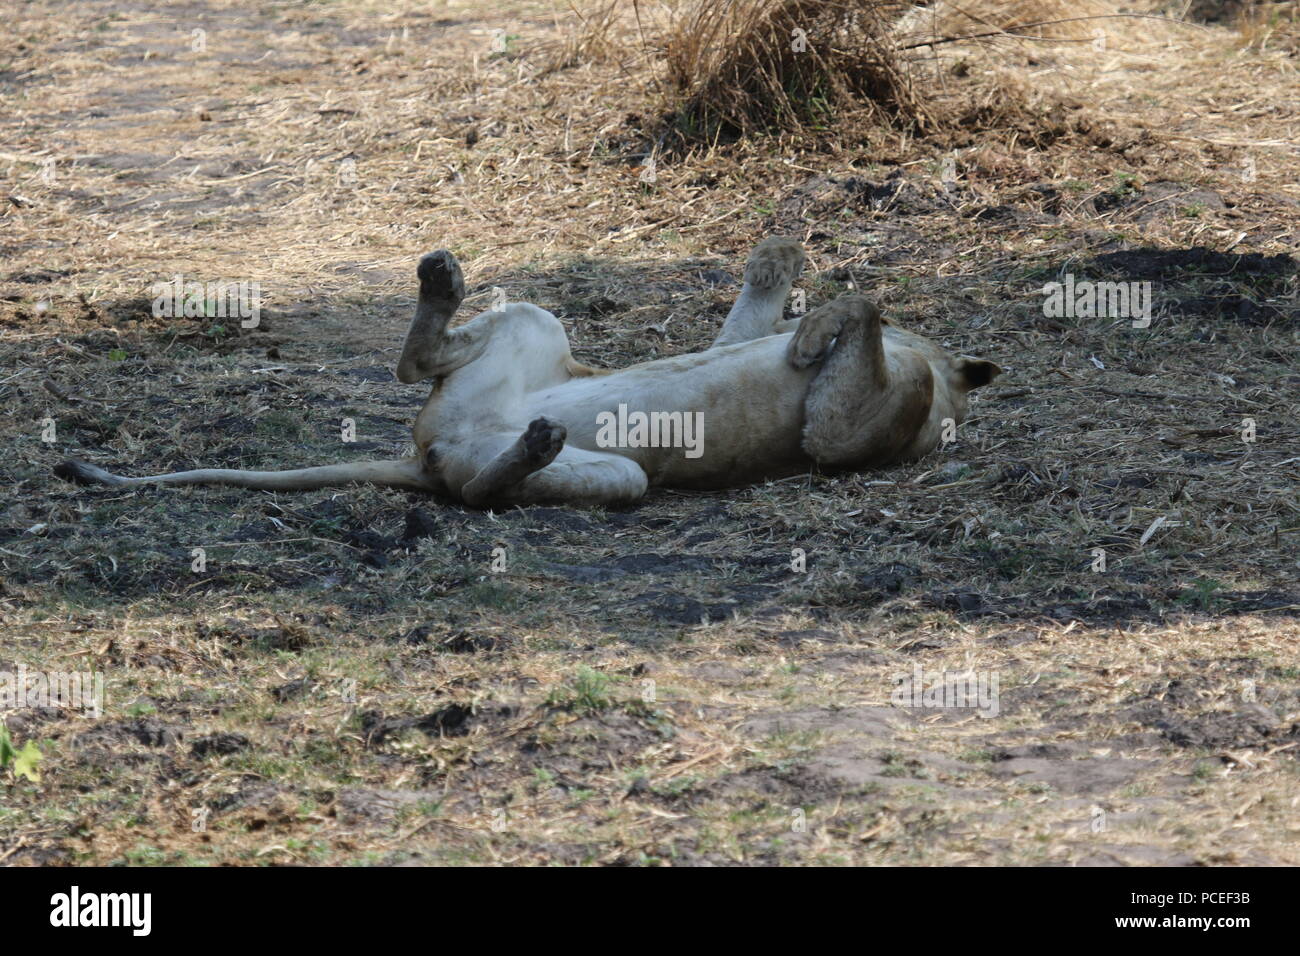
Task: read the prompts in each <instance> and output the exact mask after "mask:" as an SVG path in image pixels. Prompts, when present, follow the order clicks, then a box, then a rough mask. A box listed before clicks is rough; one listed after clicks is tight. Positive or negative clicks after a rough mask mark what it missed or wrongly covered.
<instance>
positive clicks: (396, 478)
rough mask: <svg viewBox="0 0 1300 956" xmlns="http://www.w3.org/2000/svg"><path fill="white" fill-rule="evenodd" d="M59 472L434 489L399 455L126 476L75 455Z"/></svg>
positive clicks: (83, 478) (82, 479) (183, 481)
mask: <svg viewBox="0 0 1300 956" xmlns="http://www.w3.org/2000/svg"><path fill="white" fill-rule="evenodd" d="M54 474H56V475H57V476H58V477H60V478H63V479H65V480H67V481H73V482H76V483H77V484H81V485H113V486H121V485H147V484H161V485H234V486H235V487H237V488H260V489H263V490H266V491H309V490H311V489H313V488H330V487H334V486H336V485H350V484H352V483H354V482H359V483H363V484H372V485H382V486H384V487H386V488H409V489H412V490H415V491H429V490H431V485H430V482H429V478H428V476H427V475H426V474H425V472H424V468H423V467H422V466H421V464H420V460H419V459H418V458H414V457H412V458H395V459H389V460H387V461H359V462H354V463H350V464H344V465H320V466H318V467H315V468H294V469H290V470H289V471H245V470H244V469H241V468H199V469H197V470H195V471H174V472H171V473H170V474H166V475H147V476H145V477H142V478H126V477H124V476H122V475H115V474H112V473H111V472H107V471H105V470H104V469H103V468H98V467H96V466H95V465H91V464H88V463H86V462H84V461H78V460H77V459H75V458H70V459H68V460H67V461H65V462H63V463H62V464H60V465H58V466H56V467H55V469H54Z"/></svg>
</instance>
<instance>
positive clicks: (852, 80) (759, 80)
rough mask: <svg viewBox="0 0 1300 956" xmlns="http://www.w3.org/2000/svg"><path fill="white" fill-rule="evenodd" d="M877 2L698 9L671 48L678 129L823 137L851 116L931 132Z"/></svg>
mask: <svg viewBox="0 0 1300 956" xmlns="http://www.w3.org/2000/svg"><path fill="white" fill-rule="evenodd" d="M896 11H897V4H896V3H893V2H880V0H733V2H728V3H697V4H694V5H693V6H692V7H691V8H690V9H689V10H688V11H687V12H685V13H684V14H683V15H682V16H680V17H679V18H678V19H677V21H676V23H675V24H674V26H673V28H672V31H671V33H670V34H669V36H668V38H667V41H666V48H665V51H664V55H665V59H666V63H667V82H668V85H669V87H670V89H671V91H672V94H673V96H674V102H675V103H676V104H677V105H676V114H677V115H676V123H677V127H678V129H679V130H680V131H681V132H682V133H683V134H684V135H685V136H687V138H690V139H698V138H703V139H706V140H707V139H712V138H716V137H717V136H719V135H734V134H737V133H740V134H743V133H747V132H750V131H752V130H756V129H772V128H778V129H779V128H785V129H791V128H800V127H812V128H814V129H817V128H820V129H825V128H826V127H827V124H828V123H829V122H830V121H831V120H832V118H833V117H835V115H836V114H837V113H838V112H840V111H842V110H844V109H845V108H847V107H856V108H861V107H862V106H863V105H866V106H867V107H868V108H870V109H871V110H872V111H873V112H874V113H875V114H876V115H877V117H878V118H881V119H889V118H892V119H903V120H905V121H906V122H907V123H908V124H913V125H916V126H918V127H921V128H924V127H925V126H926V125H927V124H928V120H929V114H928V110H927V108H926V103H925V101H924V99H923V98H922V97H920V96H918V95H917V93H916V91H915V90H914V89H913V85H912V82H911V78H910V76H909V75H908V72H907V69H906V65H905V63H904V62H903V61H902V60H901V59H900V58H899V57H898V55H897V53H896V51H895V49H894V44H893V41H892V36H891V29H890V25H891V20H892V18H893V16H894V15H895V14H896Z"/></svg>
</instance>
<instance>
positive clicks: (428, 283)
mask: <svg viewBox="0 0 1300 956" xmlns="http://www.w3.org/2000/svg"><path fill="white" fill-rule="evenodd" d="M415 271H416V275H418V276H419V277H420V295H421V296H429V297H431V298H434V299H455V300H457V301H459V300H460V299H463V298H464V297H465V277H464V276H463V275H462V274H461V271H460V263H459V262H457V261H456V257H455V256H454V255H452V254H451V253H450V252H448V251H447V250H446V249H439V250H438V251H437V252H431V253H429V254H428V255H427V256H424V257H423V258H422V259H421V260H420V265H419V267H418V268H417V269H416V270H415Z"/></svg>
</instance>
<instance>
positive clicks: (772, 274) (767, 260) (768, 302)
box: [712, 236, 804, 348]
mask: <svg viewBox="0 0 1300 956" xmlns="http://www.w3.org/2000/svg"><path fill="white" fill-rule="evenodd" d="M803 262H804V252H803V246H801V245H800V244H799V243H798V242H796V241H795V240H793V239H784V238H781V237H779V236H773V237H771V238H769V239H764V240H763V241H762V242H760V243H759V244H758V245H757V246H755V247H754V251H753V252H751V253H750V254H749V261H748V262H746V263H745V285H744V287H743V288H742V289H741V290H740V296H739V297H738V298H737V299H736V303H735V305H733V306H732V307H731V312H729V313H728V314H727V319H726V321H725V322H723V323H722V331H720V332H719V333H718V337H717V339H715V340H714V342H713V346H712V347H713V348H718V347H719V346H723V345H735V344H736V343H737V342H748V341H750V340H751V339H761V338H763V337H765V336H768V335H772V334H774V333H775V331H776V326H777V323H779V322H780V321H781V316H782V315H783V314H784V312H785V300H786V299H787V298H788V297H789V295H790V286H791V285H793V284H794V280H795V279H796V278H797V277H798V276H799V273H800V272H801V271H802V270H803Z"/></svg>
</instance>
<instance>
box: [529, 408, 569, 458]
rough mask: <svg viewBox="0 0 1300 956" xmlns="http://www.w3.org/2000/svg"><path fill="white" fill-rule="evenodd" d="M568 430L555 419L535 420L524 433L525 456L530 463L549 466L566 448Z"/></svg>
mask: <svg viewBox="0 0 1300 956" xmlns="http://www.w3.org/2000/svg"><path fill="white" fill-rule="evenodd" d="M568 435H569V432H568V429H566V428H565V427H564V425H562V424H561V423H560V422H557V421H556V420H555V419H553V418H534V419H533V420H532V421H531V422H529V423H528V430H527V431H526V432H524V436H523V439H522V441H523V443H524V454H525V455H526V456H527V457H528V461H529V462H530V463H536V464H538V465H549V464H550V463H551V462H552V461H554V460H555V456H556V455H558V454H559V453H560V449H562V448H563V447H564V440H565V439H566V438H567V437H568Z"/></svg>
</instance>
